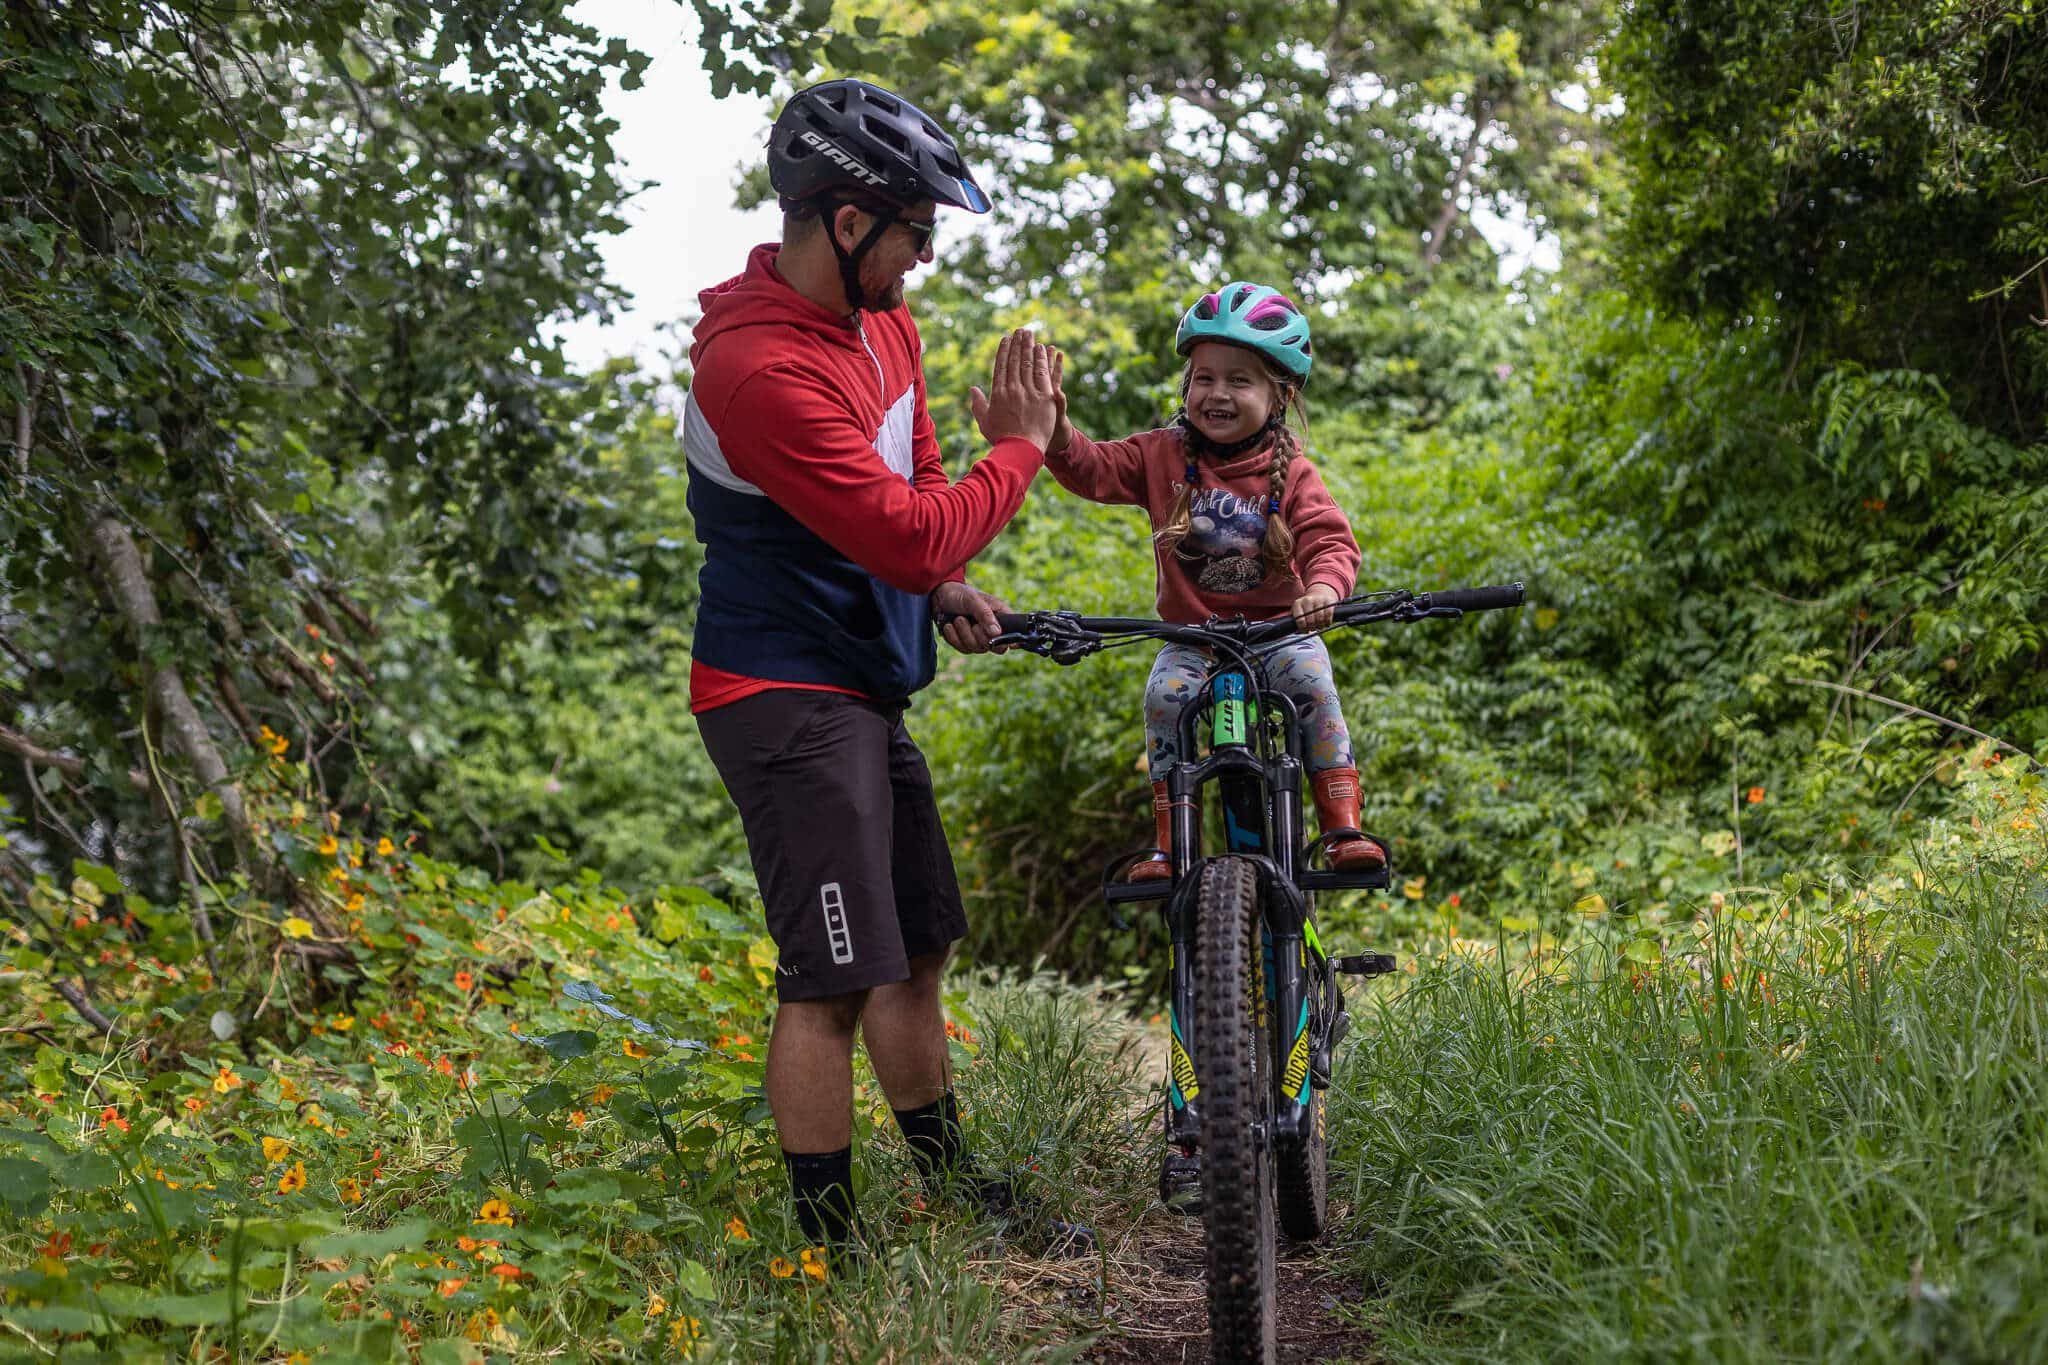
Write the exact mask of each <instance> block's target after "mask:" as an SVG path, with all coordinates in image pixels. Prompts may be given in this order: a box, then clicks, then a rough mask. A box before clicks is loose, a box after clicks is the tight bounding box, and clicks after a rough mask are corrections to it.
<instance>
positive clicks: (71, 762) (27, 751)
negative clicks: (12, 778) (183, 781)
mask: <svg viewBox="0 0 2048 1365" xmlns="http://www.w3.org/2000/svg"><path fill="white" fill-rule="evenodd" d="M0 749H5V750H7V751H8V752H9V753H13V754H19V755H21V757H23V758H25V759H27V760H28V761H29V762H30V763H33V764H35V765H36V766H37V767H38V768H55V769H56V770H57V771H58V772H60V773H63V774H64V775H65V776H67V777H80V778H82V777H84V776H85V760H84V759H82V758H79V757H77V756H76V755H73V754H66V753H60V752H58V751H57V750H55V749H45V748H44V747H43V746H42V745H40V744H38V743H36V742H35V741H34V740H32V739H30V738H29V737H28V736H27V735H24V734H22V733H21V732H20V731H19V730H15V729H11V728H9V727H8V726H5V725H0ZM128 783H129V785H130V786H132V787H134V788H135V789H136V790H137V791H148V790H149V778H148V776H147V775H146V774H144V773H143V772H141V771H140V770H139V769H135V768H130V769H129V770H128Z"/></svg>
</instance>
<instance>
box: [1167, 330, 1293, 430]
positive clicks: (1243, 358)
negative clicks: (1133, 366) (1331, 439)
mask: <svg viewBox="0 0 2048 1365" xmlns="http://www.w3.org/2000/svg"><path fill="white" fill-rule="evenodd" d="M1273 390H1274V385H1273V381H1272V379H1271V378H1269V377H1268V376H1267V375H1266V372H1265V369H1264V367H1263V366H1261V365H1260V363H1259V359H1258V357H1257V356H1255V355H1253V354H1252V353H1251V352H1250V351H1247V350H1245V349H1244V348H1243V347H1242V346H1232V345H1229V344H1228V343H1226V342H1221V341H1204V342H1202V343H1200V344H1199V345H1197V346H1196V347H1195V348H1194V349H1193V350H1192V351H1190V352H1189V354H1188V391H1187V396H1186V399H1185V403H1186V407H1187V414H1188V421H1189V422H1191V423H1193V424H1194V428H1195V430H1197V431H1199V432H1201V433H1202V435H1204V436H1206V437H1208V438H1209V439H1210V440H1211V441H1214V442H1215V443H1216V444H1218V445H1229V444H1230V443H1231V442H1233V441H1242V440H1244V439H1245V438H1246V437H1247V436H1250V435H1251V434H1252V433H1254V432H1256V431H1257V430H1258V429H1259V428H1261V427H1263V426H1265V425H1266V419H1267V418H1268V417H1270V416H1272V415H1273V403H1274V397H1275V395H1274V391H1273Z"/></svg>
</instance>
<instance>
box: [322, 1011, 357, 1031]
mask: <svg viewBox="0 0 2048 1365" xmlns="http://www.w3.org/2000/svg"><path fill="white" fill-rule="evenodd" d="M355 1026H356V1017H355V1016H354V1015H353V1014H337V1015H335V1016H334V1017H333V1018H332V1019H329V1020H328V1021H327V1027H329V1028H331V1029H333V1030H334V1031H335V1032H336V1033H347V1032H348V1031H349V1030H350V1029H352V1028H354V1027H355Z"/></svg>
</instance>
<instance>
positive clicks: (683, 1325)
mask: <svg viewBox="0 0 2048 1365" xmlns="http://www.w3.org/2000/svg"><path fill="white" fill-rule="evenodd" d="M703 1334H704V1324H703V1323H701V1322H698V1321H697V1320H696V1319H695V1318H693V1317H691V1316H689V1315H688V1314H687V1313H679V1314H677V1315H676V1320H675V1321H674V1322H672V1323H670V1324H669V1325H668V1344H669V1345H671V1346H688V1345H691V1344H692V1343H694V1342H695V1341H696V1340H697V1338H698V1337H700V1336H702V1335H703Z"/></svg>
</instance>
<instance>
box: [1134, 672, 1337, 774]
mask: <svg viewBox="0 0 2048 1365" xmlns="http://www.w3.org/2000/svg"><path fill="white" fill-rule="evenodd" d="M1265 660H1266V676H1267V678H1268V679H1270V680H1271V681H1272V683H1273V685H1274V686H1275V687H1277V688H1279V689H1280V690H1281V691H1282V692H1284V693H1286V694H1287V696H1288V698H1289V700H1291V701H1292V702H1293V703H1294V706H1295V709H1296V710H1298V711H1299V712H1300V713H1301V720H1302V729H1303V730H1304V731H1305V732H1306V738H1307V741H1308V756H1307V757H1308V770H1309V771H1310V772H1311V773H1319V772H1323V771H1325V770H1326V769H1329V768H1349V767H1352V766H1354V764H1353V762H1352V756H1351V731H1350V730H1349V729H1347V728H1346V727H1345V725H1344V709H1343V707H1342V706H1341V705H1340V704H1339V702H1338V700H1337V679H1336V676H1335V674H1333V673H1332V672H1331V670H1330V651H1329V650H1327V649H1325V648H1323V642H1322V641H1321V640H1317V639H1308V640H1297V641H1295V642H1294V643H1293V644H1290V645H1286V646H1284V647H1282V648H1280V649H1276V650H1273V651H1271V652H1270V653H1268V654H1266V655H1265ZM1214 666H1215V660H1214V659H1213V658H1211V656H1210V654H1209V652H1208V651H1207V650H1205V649H1198V648H1196V647H1195V646H1193V645H1163V646H1161V647H1160V650H1159V657H1158V658H1157V659H1155V660H1154V661H1153V663H1152V677H1151V679H1150V681H1148V682H1147V683H1146V684H1145V761H1146V764H1147V766H1148V767H1149V768H1150V769H1151V771H1152V780H1153V781H1154V782H1163V781H1165V780H1166V770H1167V769H1168V768H1170V767H1172V766H1173V765H1174V764H1175V763H1178V762H1179V761H1180V759H1181V752H1180V731H1179V728H1178V726H1179V722H1180V710H1181V707H1182V706H1184V705H1185V704H1186V703H1187V700H1188V699H1189V698H1190V697H1192V696H1194V695H1195V692H1196V690H1197V689H1199V688H1200V687H1201V685H1202V680H1203V679H1204V678H1206V677H1207V676H1208V675H1209V670H1210V669H1211V668H1212V667H1214Z"/></svg>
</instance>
